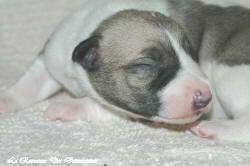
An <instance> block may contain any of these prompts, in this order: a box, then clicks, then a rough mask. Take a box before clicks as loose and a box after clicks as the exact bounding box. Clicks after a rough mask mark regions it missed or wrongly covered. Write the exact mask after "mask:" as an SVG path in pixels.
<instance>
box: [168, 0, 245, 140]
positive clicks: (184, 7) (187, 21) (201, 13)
mask: <svg viewBox="0 0 250 166" xmlns="http://www.w3.org/2000/svg"><path fill="white" fill-rule="evenodd" d="M168 6H169V10H168V11H169V13H170V15H171V18H173V19H175V20H176V21H177V22H178V23H179V24H181V25H182V27H184V29H185V32H186V34H187V36H188V38H189V39H190V41H191V43H192V45H193V46H194V50H195V52H199V63H200V65H201V68H202V70H203V71H204V72H205V73H206V75H207V76H208V79H209V82H210V84H211V86H212V89H213V109H212V110H213V111H212V112H211V113H212V115H211V118H212V121H202V122H201V123H200V124H199V125H198V126H196V127H195V128H193V132H194V133H195V134H197V135H199V136H203V137H214V138H219V139H226V140H238V141H250V121H249V117H250V86H249V85H250V66H249V65H250V21H249V20H250V10H249V9H244V8H242V7H235V6H234V7H226V8H224V7H219V6H214V5H205V4H203V3H202V2H200V1H195V0H168ZM222 118H224V120H222ZM226 118H227V119H226ZM216 119H217V120H216Z"/></svg>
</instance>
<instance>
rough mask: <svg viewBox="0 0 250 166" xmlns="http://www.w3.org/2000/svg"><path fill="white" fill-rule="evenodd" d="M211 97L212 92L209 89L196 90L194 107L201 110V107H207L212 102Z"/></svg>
mask: <svg viewBox="0 0 250 166" xmlns="http://www.w3.org/2000/svg"><path fill="white" fill-rule="evenodd" d="M211 99H212V94H211V92H210V91H209V90H208V91H205V92H202V91H201V90H196V91H195V93H194V98H193V100H194V103H193V104H194V109H195V110H199V109H201V108H204V107H206V106H207V105H208V104H209V103H210V101H211Z"/></svg>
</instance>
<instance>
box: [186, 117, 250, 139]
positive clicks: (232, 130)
mask: <svg viewBox="0 0 250 166" xmlns="http://www.w3.org/2000/svg"><path fill="white" fill-rule="evenodd" d="M191 131H192V132H193V133H194V134H196V135H198V136H200V137H205V138H211V139H221V140H230V141H241V142H249V140H250V124H249V116H248V118H247V117H246V118H241V119H234V120H224V121H222V120H216V121H215V120H214V121H202V122H200V123H199V124H198V125H197V126H195V127H193V128H192V129H191Z"/></svg>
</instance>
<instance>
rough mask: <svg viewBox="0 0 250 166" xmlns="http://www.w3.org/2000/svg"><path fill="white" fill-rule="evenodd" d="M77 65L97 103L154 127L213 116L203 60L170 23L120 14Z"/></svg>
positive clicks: (78, 52)
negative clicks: (200, 62)
mask: <svg viewBox="0 0 250 166" xmlns="http://www.w3.org/2000/svg"><path fill="white" fill-rule="evenodd" d="M72 59H73V61H74V62H76V63H78V64H80V65H81V67H82V68H83V69H82V71H83V72H86V73H87V75H88V80H89V82H90V84H91V88H93V90H92V91H94V92H95V95H93V97H97V96H98V97H97V98H98V100H102V101H101V102H103V103H106V104H107V103H108V105H109V106H111V107H113V108H114V107H115V108H116V109H117V110H121V111H124V110H125V111H127V112H129V113H132V114H133V115H137V116H139V117H143V118H146V119H150V120H154V121H164V122H168V123H176V124H178V123H179V124H181V123H188V122H192V121H194V120H197V119H198V118H199V117H200V116H201V114H202V113H205V112H207V111H208V107H209V102H210V99H211V92H210V89H209V86H208V84H207V82H206V80H205V77H204V76H203V74H202V72H201V71H200V69H199V66H198V56H197V55H196V54H195V52H193V50H192V46H191V44H190V43H189V41H188V39H187V37H186V36H185V34H184V32H183V29H182V28H181V27H180V26H179V25H178V24H177V23H175V22H174V21H173V20H171V19H170V18H168V17H166V16H164V15H162V14H160V13H157V12H147V11H137V10H125V11H121V12H119V13H117V14H115V15H113V16H111V17H110V18H108V19H107V20H104V21H103V22H102V23H101V24H100V26H99V27H98V28H97V29H96V30H95V31H94V32H93V33H92V35H91V37H90V38H88V39H87V40H84V41H83V42H81V43H80V44H79V45H78V46H77V47H76V48H75V50H74V52H73V58H72Z"/></svg>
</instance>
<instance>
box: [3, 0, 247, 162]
mask: <svg viewBox="0 0 250 166" xmlns="http://www.w3.org/2000/svg"><path fill="white" fill-rule="evenodd" d="M79 5H84V0H42V1H40V0H0V90H1V91H2V90H4V89H6V88H7V87H9V86H11V85H12V84H13V83H14V82H15V81H16V80H17V79H18V78H19V77H20V76H21V74H22V73H24V71H25V70H26V69H27V67H28V66H29V65H30V64H31V63H32V61H33V60H34V58H35V57H36V56H37V54H38V52H39V51H40V50H41V48H42V47H43V43H44V42H45V41H46V39H47V38H48V36H49V35H50V34H51V33H52V31H53V29H54V28H55V26H56V25H57V24H58V23H59V22H60V21H61V20H62V19H63V18H64V17H65V16H66V15H68V14H69V13H70V12H72V11H73V10H74V9H76V8H77V7H78V6H79ZM62 97H63V98H65V100H66V98H67V95H66V94H63V95H62ZM49 102H50V101H45V102H42V103H40V104H37V105H36V106H34V107H32V108H28V109H26V110H23V111H19V112H18V113H10V114H6V115H4V116H1V117H0V165H3V166H9V165H17V166H19V165H26V164H20V161H19V160H20V159H23V157H29V158H30V159H40V160H48V163H47V164H30V165H46V166H47V165H84V164H67V163H66V161H63V160H64V159H66V157H72V158H74V159H82V160H83V159H97V163H96V164H85V165H93V166H94V165H97V166H103V165H105V164H107V165H108V166H119V165H120V166H129V165H131V166H158V165H159V166H203V165H204V166H214V165H219V166H225V165H228V166H236V165H245V166H247V165H248V166H249V165H250V144H247V143H237V142H225V141H213V140H206V139H202V138H198V137H196V136H193V135H191V134H190V133H188V132H174V131H170V130H168V129H167V128H165V127H164V126H159V125H158V126H157V125H145V124H142V123H139V122H132V121H126V120H120V121H115V122H109V123H108V122H107V123H105V124H103V123H102V124H101V123H99V124H98V123H89V122H74V123H62V122H50V121H46V120H45V119H44V118H43V111H44V110H45V109H46V107H47V106H48V103H49ZM51 157H57V158H58V159H62V162H61V164H52V163H51V162H49V159H51ZM10 158H11V159H13V161H15V160H17V163H16V164H8V163H7V160H8V159H10Z"/></svg>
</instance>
